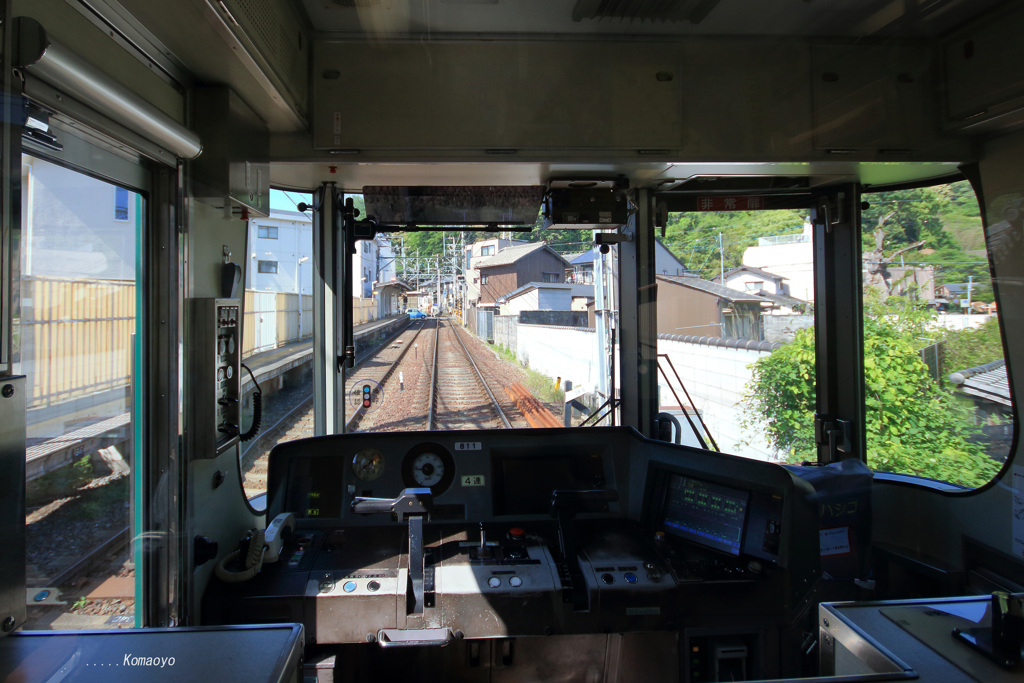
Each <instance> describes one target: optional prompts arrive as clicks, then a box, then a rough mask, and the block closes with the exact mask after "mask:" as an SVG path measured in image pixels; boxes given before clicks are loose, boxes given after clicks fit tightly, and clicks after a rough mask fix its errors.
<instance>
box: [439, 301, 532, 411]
mask: <svg viewBox="0 0 1024 683" xmlns="http://www.w3.org/2000/svg"><path fill="white" fill-rule="evenodd" d="M430 386H431V392H430V404H429V408H428V410H427V429H428V430H456V429H492V428H498V427H504V428H506V429H508V428H510V427H511V426H512V425H511V423H510V422H509V420H508V418H507V417H506V416H505V411H503V410H502V408H501V405H500V404H499V403H498V401H497V399H495V397H494V394H493V393H492V392H491V390H490V388H489V387H488V386H487V381H486V380H485V379H484V377H483V374H481V372H480V368H479V367H478V366H477V364H476V361H475V360H474V359H473V354H471V353H470V352H469V349H468V348H466V344H465V342H463V341H462V337H461V335H460V332H459V328H458V325H453V324H451V322H450V321H446V322H441V321H440V320H439V321H438V325H437V330H436V338H435V341H434V361H433V368H432V371H431V382H430Z"/></svg>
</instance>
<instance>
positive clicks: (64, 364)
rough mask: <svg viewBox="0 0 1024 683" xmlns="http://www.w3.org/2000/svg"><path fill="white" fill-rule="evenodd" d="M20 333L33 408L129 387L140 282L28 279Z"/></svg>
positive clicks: (23, 293)
mask: <svg viewBox="0 0 1024 683" xmlns="http://www.w3.org/2000/svg"><path fill="white" fill-rule="evenodd" d="M17 330H18V331H17V332H16V334H17V335H19V342H20V346H21V366H22V369H21V371H22V372H23V373H24V374H25V375H26V376H27V381H28V387H29V397H28V407H29V408H38V407H42V406H48V405H53V404H54V403H59V402H62V401H67V400H69V399H73V398H77V397H79V396H85V395H87V394H93V393H96V392H100V391H107V390H110V389H114V388H117V387H123V386H127V385H128V383H129V380H130V379H131V348H132V333H133V332H134V331H135V283H134V282H132V281H130V280H128V281H126V280H64V279H60V278H50V277H37V276H25V277H23V278H22V307H21V320H20V321H19V324H18V326H17Z"/></svg>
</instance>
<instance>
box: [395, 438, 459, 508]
mask: <svg viewBox="0 0 1024 683" xmlns="http://www.w3.org/2000/svg"><path fill="white" fill-rule="evenodd" d="M454 480H455V460H454V459H453V458H452V454H451V453H449V452H448V449H447V448H445V447H444V446H442V445H441V444H439V443H429V442H425V443H421V444H418V445H417V446H414V447H413V448H412V449H410V450H409V452H408V453H406V454H405V458H403V459H402V482H403V483H404V484H405V485H406V486H408V487H412V488H421V489H430V492H431V493H432V494H434V495H435V496H438V495H440V494H442V493H444V492H445V491H447V490H448V487H449V486H451V485H452V482H453V481H454Z"/></svg>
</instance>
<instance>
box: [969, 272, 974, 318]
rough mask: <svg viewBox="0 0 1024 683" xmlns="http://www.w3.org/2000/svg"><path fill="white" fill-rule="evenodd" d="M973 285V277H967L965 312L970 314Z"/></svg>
mask: <svg viewBox="0 0 1024 683" xmlns="http://www.w3.org/2000/svg"><path fill="white" fill-rule="evenodd" d="M972 284H974V276H973V275H968V276H967V312H968V313H970V312H971V285H972Z"/></svg>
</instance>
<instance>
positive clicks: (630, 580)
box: [622, 573, 637, 583]
mask: <svg viewBox="0 0 1024 683" xmlns="http://www.w3.org/2000/svg"><path fill="white" fill-rule="evenodd" d="M622 578H624V579H625V580H626V583H636V581H637V578H636V574H633V573H629V574H626V575H625V576H624V577H622Z"/></svg>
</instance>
